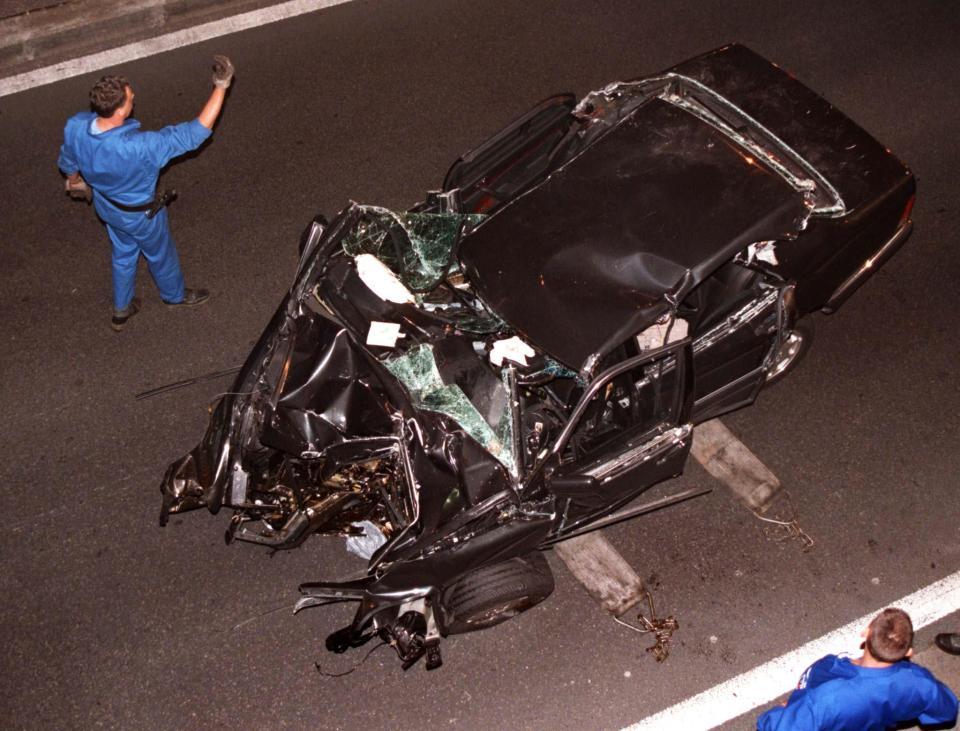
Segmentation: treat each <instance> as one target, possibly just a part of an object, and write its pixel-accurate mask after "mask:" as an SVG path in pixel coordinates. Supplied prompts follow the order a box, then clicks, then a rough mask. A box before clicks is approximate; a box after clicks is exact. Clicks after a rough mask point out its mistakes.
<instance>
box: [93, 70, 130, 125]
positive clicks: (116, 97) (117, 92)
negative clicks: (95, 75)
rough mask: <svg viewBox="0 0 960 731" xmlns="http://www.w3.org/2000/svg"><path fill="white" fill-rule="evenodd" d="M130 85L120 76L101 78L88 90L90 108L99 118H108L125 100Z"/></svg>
mask: <svg viewBox="0 0 960 731" xmlns="http://www.w3.org/2000/svg"><path fill="white" fill-rule="evenodd" d="M128 86H130V83H129V82H128V81H127V80H126V79H125V78H124V77H122V76H101V77H100V80H99V81H98V82H97V83H96V84H94V85H93V88H92V89H90V107H91V108H92V109H93V111H95V112H96V113H97V114H98V115H99V116H101V117H109V116H110V115H112V114H113V113H114V112H115V111H117V110H118V109H119V108H120V107H122V106H123V103H124V102H125V101H126V100H127V87H128Z"/></svg>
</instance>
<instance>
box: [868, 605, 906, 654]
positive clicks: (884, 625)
mask: <svg viewBox="0 0 960 731" xmlns="http://www.w3.org/2000/svg"><path fill="white" fill-rule="evenodd" d="M912 645H913V622H911V621H910V615H909V614H907V613H906V612H905V611H903V610H902V609H896V608H893V607H888V608H887V609H884V610H883V611H882V612H880V614H878V615H877V616H876V617H874V618H873V621H871V622H870V626H869V627H868V628H867V649H868V650H869V651H870V654H871V655H873V656H874V657H875V658H876V659H877V660H880V661H881V662H897V661H899V660H903V658H905V657H906V656H907V652H909V650H910V648H911V646H912Z"/></svg>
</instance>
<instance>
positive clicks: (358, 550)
mask: <svg viewBox="0 0 960 731" xmlns="http://www.w3.org/2000/svg"><path fill="white" fill-rule="evenodd" d="M351 525H353V526H354V527H355V528H362V529H363V535H359V536H348V537H347V550H348V551H349V552H350V553H352V554H354V555H356V556H359V557H360V558H362V559H364V560H366V561H369V560H370V557H371V556H372V555H373V554H374V552H375V551H376V550H377V549H378V548H380V546H382V545H383V544H384V543H386V542H387V538H386V536H384V535H383V533H381V532H380V529H379V528H378V527H377V526H376V525H375V524H374V523H371V522H370V521H369V520H364V521H363V522H360V523H351Z"/></svg>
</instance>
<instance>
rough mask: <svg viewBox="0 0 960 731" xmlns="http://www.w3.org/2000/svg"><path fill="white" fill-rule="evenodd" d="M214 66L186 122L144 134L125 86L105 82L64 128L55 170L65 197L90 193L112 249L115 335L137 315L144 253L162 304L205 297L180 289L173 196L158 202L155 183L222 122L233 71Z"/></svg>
mask: <svg viewBox="0 0 960 731" xmlns="http://www.w3.org/2000/svg"><path fill="white" fill-rule="evenodd" d="M214 61H215V63H214V74H213V85H214V88H213V91H212V92H211V94H210V98H209V99H207V102H206V104H205V105H204V106H203V109H202V110H201V111H200V115H199V116H198V117H197V118H196V119H194V120H192V121H190V122H183V123H182V124H174V125H170V126H169V127H164V128H163V129H160V130H157V131H156V132H144V131H141V130H140V123H139V122H138V121H136V120H135V119H130V114H131V113H132V111H133V98H134V94H133V89H132V88H131V87H130V84H129V83H128V82H127V80H126V79H125V78H123V77H121V76H104V77H102V78H101V79H100V80H99V81H98V82H97V83H96V84H94V86H93V88H92V89H91V90H90V105H91V107H92V109H93V111H92V112H80V113H79V114H76V115H74V116H73V117H71V118H70V119H69V120H67V124H66V127H65V128H64V132H63V137H64V141H63V146H62V147H61V148H60V158H59V160H58V161H57V165H58V166H59V167H60V170H61V171H62V172H63V173H64V174H65V175H66V176H67V181H66V190H67V193H69V194H70V195H71V197H75V198H77V197H85V198H87V199H88V200H89V197H90V189H91V188H92V189H93V204H94V208H95V209H96V211H97V214H98V215H99V216H100V218H101V220H102V221H103V222H104V223H105V224H106V227H107V233H108V235H109V236H110V242H111V243H112V245H113V318H112V320H111V321H110V327H112V328H113V329H114V330H118V331H119V330H122V329H123V327H124V325H126V324H127V320H129V319H130V318H131V317H133V316H134V315H135V314H136V313H137V311H138V310H139V309H140V300H139V299H138V298H136V297H134V296H133V291H134V280H135V278H136V273H137V261H138V259H139V257H140V254H141V253H142V254H143V256H144V257H145V258H146V260H147V265H148V267H149V269H150V274H151V275H152V276H153V281H154V282H156V285H157V288H158V289H159V290H160V298H161V299H162V300H163V301H164V303H166V304H168V305H174V306H190V305H199V304H202V303H203V302H205V301H206V300H207V298H208V297H209V296H210V293H209V292H208V291H207V290H205V289H188V288H186V287H184V284H183V274H182V273H181V271H180V262H179V260H178V258H177V249H176V246H175V245H174V242H173V237H172V236H171V235H170V226H169V224H168V222H167V211H166V208H165V205H166V204H167V203H168V202H169V201H170V199H171V198H172V194H168V193H166V192H164V194H162V195H161V196H160V197H159V198H158V197H157V178H158V176H159V175H160V170H161V169H162V168H163V167H164V166H165V165H166V164H167V163H168V162H170V160H172V159H173V158H175V157H177V156H178V155H182V154H184V153H186V152H190V151H191V150H196V149H197V148H198V147H200V145H202V144H203V142H204V141H205V140H206V139H207V138H208V137H209V136H210V134H211V130H212V129H213V124H214V122H216V120H217V117H218V116H220V110H221V109H222V107H223V100H224V97H225V95H226V91H227V89H228V88H229V86H230V82H231V80H232V79H233V64H231V63H230V59H228V58H227V57H226V56H214Z"/></svg>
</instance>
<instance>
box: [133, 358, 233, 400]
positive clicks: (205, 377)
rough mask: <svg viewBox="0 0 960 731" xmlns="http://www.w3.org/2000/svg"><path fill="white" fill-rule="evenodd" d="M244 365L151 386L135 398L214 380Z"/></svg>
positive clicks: (141, 398)
mask: <svg viewBox="0 0 960 731" xmlns="http://www.w3.org/2000/svg"><path fill="white" fill-rule="evenodd" d="M242 367H243V366H237V367H236V368H227V369H226V370H224V371H214V372H213V373H207V374H204V375H202V376H194V377H193V378H185V379H184V380H182V381H174V382H173V383H168V384H167V385H166V386H157V387H156V388H151V389H150V390H149V391H141V392H140V393H138V394H137V395H136V396H135V397H134V398H135V399H136V400H137V401H143V399H145V398H150V397H152V396H159V395H160V394H161V393H167V392H168V391H176V390H177V389H178V388H184V387H185V386H192V385H193V384H195V383H202V382H203V381H212V380H214V379H216V378H223V377H224V376H232V375H234V374H235V373H239V372H240V369H241V368H242Z"/></svg>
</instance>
